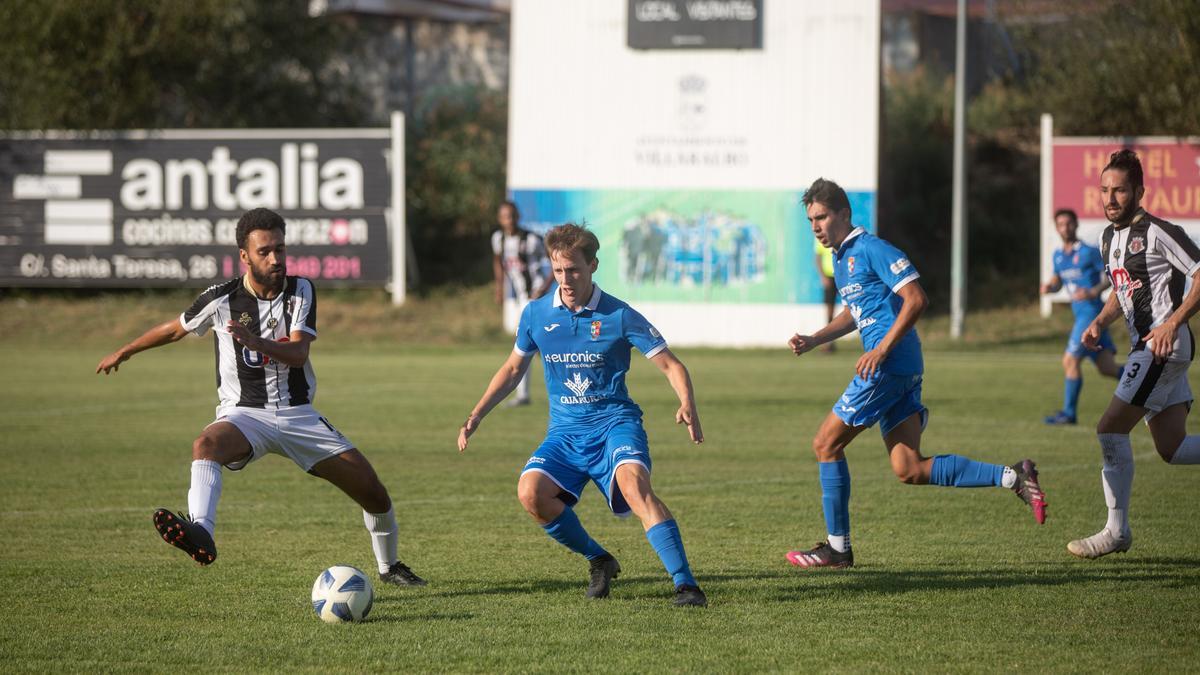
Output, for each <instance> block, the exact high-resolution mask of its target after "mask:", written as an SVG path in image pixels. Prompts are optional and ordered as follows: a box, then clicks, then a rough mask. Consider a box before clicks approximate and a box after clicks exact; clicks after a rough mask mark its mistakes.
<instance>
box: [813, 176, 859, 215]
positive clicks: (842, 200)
mask: <svg viewBox="0 0 1200 675" xmlns="http://www.w3.org/2000/svg"><path fill="white" fill-rule="evenodd" d="M801 201H803V202H804V205H805V206H812V205H813V202H820V203H822V204H824V205H825V206H826V207H827V208H830V209H832V210H833V211H835V212H836V211H841V210H842V209H846V210H847V211H850V212H851V213H853V211H851V209H850V198H849V197H847V196H846V191H845V190H843V189H842V186H840V185H838V184H837V183H835V182H833V181H831V180H825V179H824V178H818V179H816V180H815V181H813V184H812V185H810V186H808V189H807V190H805V191H804V197H803V198H802V199H801Z"/></svg>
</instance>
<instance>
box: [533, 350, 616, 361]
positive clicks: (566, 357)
mask: <svg viewBox="0 0 1200 675" xmlns="http://www.w3.org/2000/svg"><path fill="white" fill-rule="evenodd" d="M542 360H544V361H545V362H546V363H600V362H601V361H603V360H604V354H600V353H598V352H568V353H566V354H542Z"/></svg>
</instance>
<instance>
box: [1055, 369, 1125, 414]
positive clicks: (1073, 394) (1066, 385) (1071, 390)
mask: <svg viewBox="0 0 1200 675" xmlns="http://www.w3.org/2000/svg"><path fill="white" fill-rule="evenodd" d="M1117 377H1120V375H1118V376H1117ZM1081 389H1083V378H1082V377H1081V378H1079V379H1078V380H1072V379H1070V378H1067V379H1065V380H1063V412H1065V413H1066V414H1067V417H1070V418H1071V419H1075V418H1076V417H1077V415H1076V414H1075V411H1076V410H1077V409H1078V408H1079V391H1080V390H1081Z"/></svg>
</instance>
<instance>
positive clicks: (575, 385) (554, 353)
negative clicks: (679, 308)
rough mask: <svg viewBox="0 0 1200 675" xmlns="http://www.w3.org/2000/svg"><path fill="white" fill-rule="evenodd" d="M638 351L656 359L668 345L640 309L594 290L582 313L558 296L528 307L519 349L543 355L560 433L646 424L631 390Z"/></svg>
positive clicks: (554, 294) (553, 417) (552, 412)
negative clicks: (621, 419) (628, 380)
mask: <svg viewBox="0 0 1200 675" xmlns="http://www.w3.org/2000/svg"><path fill="white" fill-rule="evenodd" d="M632 347H637V349H638V351H640V352H642V354H644V355H645V356H646V358H650V357H652V356H654V355H655V354H658V353H659V352H661V351H662V350H664V349H666V348H667V341H666V340H665V339H663V336H662V335H661V334H659V332H658V331H657V330H655V328H654V326H651V325H650V322H649V321H646V319H645V317H643V316H642V315H641V314H638V312H637V311H636V310H635V309H633V308H632V307H630V306H629V305H627V304H626V303H624V302H622V301H620V300H618V299H616V298H614V297H613V296H611V295H606V294H604V293H603V292H602V291H601V290H600V287H599V286H595V285H593V286H592V297H591V299H590V300H589V301H588V303H587V306H586V307H584V308H582V309H580V310H579V311H578V312H571V310H569V309H567V307H566V306H565V305H563V302H562V298H560V297H559V295H558V291H557V290H555V291H554V292H552V293H547V294H546V295H544V296H542V297H540V298H538V299H537V300H534V301H533V302H530V303H529V304H528V305H526V307H525V311H524V312H522V314H521V323H520V326H519V327H518V328H517V342H516V345H515V347H514V349H515V350H516V351H517V353H519V354H521V355H522V356H526V355H529V354H533V353H534V352H541V355H542V366H543V370H544V371H545V374H546V392H547V394H548V397H549V399H550V428H551V429H554V428H555V427H557V426H577V425H581V424H582V425H598V424H602V423H605V422H609V421H611V420H612V419H613V418H614V417H618V416H625V417H634V418H637V419H641V416H642V409H641V408H639V407H638V406H637V404H636V403H634V402H633V399H631V398H629V391H628V390H627V389H626V388H625V373H626V372H628V371H629V354H630V349H631V348H632Z"/></svg>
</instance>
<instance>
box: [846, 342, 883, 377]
mask: <svg viewBox="0 0 1200 675" xmlns="http://www.w3.org/2000/svg"><path fill="white" fill-rule="evenodd" d="M886 358H887V352H885V351H883V350H882V349H880V348H878V347H876V348H875V349H872V350H871V351H869V352H867V353H865V354H863V355H862V356H860V357H858V363H857V364H855V365H854V372H856V373H858V376H859V377H861V378H862V379H864V380H869V379H871V376H872V375H874V374H875V371H877V370H879V364H881V363H883V360H884V359H886Z"/></svg>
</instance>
